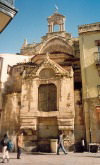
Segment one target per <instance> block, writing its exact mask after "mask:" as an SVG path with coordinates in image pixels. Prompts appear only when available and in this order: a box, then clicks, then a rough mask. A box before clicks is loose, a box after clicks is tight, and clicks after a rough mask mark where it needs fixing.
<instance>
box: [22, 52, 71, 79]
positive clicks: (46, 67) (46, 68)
mask: <svg viewBox="0 0 100 165" xmlns="http://www.w3.org/2000/svg"><path fill="white" fill-rule="evenodd" d="M23 75H24V78H25V77H34V78H35V77H40V78H52V77H55V76H67V77H72V76H73V71H72V70H71V71H68V70H65V69H63V68H62V67H61V66H60V65H59V64H57V63H56V62H54V61H53V60H51V59H50V58H49V54H48V53H47V54H46V56H45V59H44V61H43V62H42V63H41V64H40V66H38V67H36V68H35V69H33V71H31V72H30V73H28V74H27V73H26V72H24V73H23Z"/></svg>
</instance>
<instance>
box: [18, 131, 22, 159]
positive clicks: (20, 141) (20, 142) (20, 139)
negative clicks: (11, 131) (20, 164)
mask: <svg viewBox="0 0 100 165" xmlns="http://www.w3.org/2000/svg"><path fill="white" fill-rule="evenodd" d="M22 148H23V132H20V133H19V134H18V136H17V159H21V150H22Z"/></svg>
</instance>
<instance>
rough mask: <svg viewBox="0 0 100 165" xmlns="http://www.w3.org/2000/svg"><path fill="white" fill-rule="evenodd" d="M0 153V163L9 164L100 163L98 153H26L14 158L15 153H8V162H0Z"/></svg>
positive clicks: (93, 164)
mask: <svg viewBox="0 0 100 165" xmlns="http://www.w3.org/2000/svg"><path fill="white" fill-rule="evenodd" d="M1 157H2V154H0V164H9V165H100V153H88V152H84V153H72V152H69V153H68V154H67V155H64V154H63V153H61V154H60V155H56V154H51V153H50V154H49V153H47V154H46V153H34V154H31V153H28V154H25V153H24V154H22V158H21V159H16V153H10V161H9V163H1V162H2V159H1Z"/></svg>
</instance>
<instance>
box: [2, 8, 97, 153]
mask: <svg viewBox="0 0 100 165" xmlns="http://www.w3.org/2000/svg"><path fill="white" fill-rule="evenodd" d="M47 20H48V33H46V35H45V36H43V37H42V40H41V43H33V44H28V43H27V41H26V40H25V42H24V44H23V46H22V48H21V52H20V54H19V55H18V56H19V57H20V56H22V55H23V56H25V57H26V56H28V57H29V61H28V62H25V61H23V62H21V63H17V64H15V65H13V66H11V67H10V68H9V69H8V74H9V77H8V79H7V81H6V82H5V83H4V89H3V97H2V99H3V104H2V112H1V134H4V133H5V132H8V134H9V135H10V136H11V137H12V138H13V140H15V137H16V134H17V132H18V131H19V130H23V131H24V143H25V147H26V148H29V149H32V150H38V151H50V140H51V139H57V137H58V132H59V131H60V130H62V131H63V132H64V135H65V141H64V143H65V146H67V147H69V149H71V148H73V145H74V144H75V143H77V142H80V141H81V138H84V139H86V141H87V143H89V142H90V140H91V142H100V141H99V139H100V128H99V124H100V123H99V122H100V115H97V110H96V109H99V108H98V107H100V102H99V101H100V100H99V98H98V95H97V85H99V86H98V87H100V77H99V75H98V71H97V68H96V65H95V64H94V59H93V57H92V58H91V56H93V54H92V53H93V52H96V51H94V50H95V49H94V50H93V49H92V48H93V46H92V40H93V42H94V40H97V41H98V42H97V41H95V42H96V43H99V35H98V34H99V33H100V32H99V25H100V24H99V23H98V24H97V25H98V31H96V30H95V32H94V33H95V38H93V37H94V36H92V35H93V34H92V33H93V32H92V33H91V32H89V36H88V32H86V33H85V32H83V31H84V29H85V26H80V27H79V38H73V37H72V36H71V34H69V33H67V32H66V31H65V16H63V15H62V14H59V13H58V12H57V11H56V12H55V13H54V14H53V15H52V16H50V17H48V19H47ZM56 25H58V26H59V31H55V26H56ZM86 26H88V29H89V25H86ZM90 26H94V24H93V25H90ZM85 30H86V29H85ZM97 33H98V34H97ZM85 37H86V40H85ZM83 38H84V42H83ZM88 40H89V41H88ZM89 42H90V44H89ZM85 48H86V49H85ZM90 50H91V53H89V52H90ZM83 52H84V53H83ZM80 55H81V56H80ZM86 58H87V59H90V60H86ZM99 60H100V58H99ZM80 61H81V66H80ZM91 61H92V62H93V65H94V66H93V67H92V69H93V71H92V74H93V72H95V81H94V82H95V83H96V84H95V85H94V83H92V87H93V88H92V89H93V90H92V89H91V88H90V91H89V89H88V91H89V92H90V95H88V98H86V96H87V95H86V92H87V89H86V88H88V85H89V86H90V87H91V84H88V83H89V81H85V80H86V79H89V76H91V74H90V73H91V68H85V66H86V64H85V63H87V64H90V62H91ZM99 62H100V61H99ZM99 64H100V63H99ZM98 68H99V66H98ZM85 69H87V72H86V71H85ZM86 73H87V74H86ZM86 77H87V78H86ZM81 78H82V79H81ZM84 79H85V80H84ZM89 80H90V79H89ZM93 80H94V79H93V76H91V81H92V82H93ZM1 90H2V89H1ZM93 92H94V96H93ZM90 96H92V97H93V98H92V97H90ZM88 101H89V102H88ZM88 106H91V107H92V108H91V109H88ZM89 110H91V111H93V112H94V113H91V115H94V117H91V119H90V111H89ZM98 114H100V111H99V110H98ZM92 123H93V127H90V125H91V124H92ZM90 128H91V139H90ZM93 129H94V130H95V136H94V134H93V131H94V130H93Z"/></svg>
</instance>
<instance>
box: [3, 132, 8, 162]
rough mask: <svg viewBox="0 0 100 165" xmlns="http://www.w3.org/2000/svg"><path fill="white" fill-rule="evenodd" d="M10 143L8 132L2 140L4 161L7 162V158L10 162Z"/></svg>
mask: <svg viewBox="0 0 100 165" xmlns="http://www.w3.org/2000/svg"><path fill="white" fill-rule="evenodd" d="M8 143H9V138H8V136H7V134H5V135H4V137H3V139H2V140H1V145H2V154H3V156H2V159H3V161H2V163H5V159H7V162H9V151H8V147H7V146H8Z"/></svg>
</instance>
